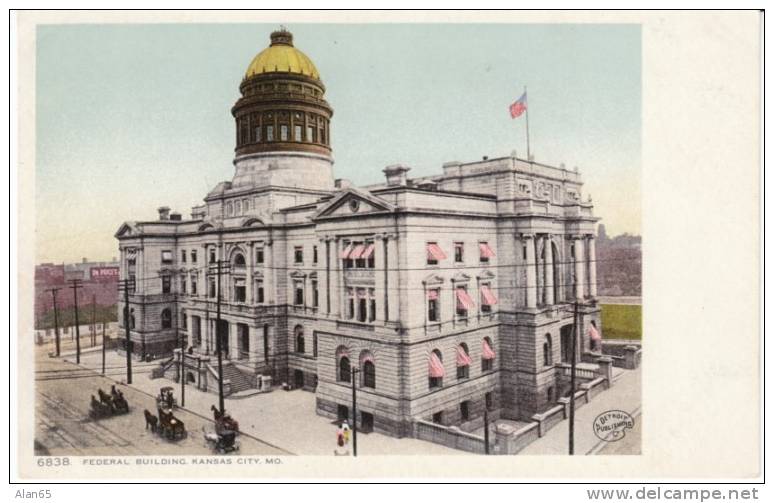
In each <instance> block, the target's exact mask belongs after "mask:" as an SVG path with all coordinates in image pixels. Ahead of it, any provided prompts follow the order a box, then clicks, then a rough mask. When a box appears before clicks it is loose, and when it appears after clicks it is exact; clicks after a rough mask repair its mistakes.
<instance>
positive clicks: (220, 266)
mask: <svg viewBox="0 0 774 503" xmlns="http://www.w3.org/2000/svg"><path fill="white" fill-rule="evenodd" d="M230 268H231V265H230V264H229V263H228V262H225V261H223V260H217V261H216V263H215V264H212V263H210V268H209V270H210V274H212V273H213V272H214V273H215V274H217V275H218V286H217V291H216V292H215V294H216V299H217V313H216V320H215V351H216V352H217V353H218V406H219V407H220V413H221V415H222V414H225V411H226V406H225V404H224V401H223V347H222V346H223V344H222V343H221V340H220V339H221V335H222V334H221V333H220V332H221V326H220V302H221V295H220V277H221V275H222V274H224V273H228V272H229V270H230ZM207 288H208V289H209V281H208V284H207ZM207 293H209V291H208V292H207Z"/></svg>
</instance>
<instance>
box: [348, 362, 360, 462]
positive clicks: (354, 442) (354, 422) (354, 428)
mask: <svg viewBox="0 0 774 503" xmlns="http://www.w3.org/2000/svg"><path fill="white" fill-rule="evenodd" d="M358 372H360V369H358V368H357V367H355V366H354V365H353V366H352V367H351V369H350V374H352V455H353V456H357V392H356V390H357V388H356V387H355V383H356V382H357V373H358Z"/></svg>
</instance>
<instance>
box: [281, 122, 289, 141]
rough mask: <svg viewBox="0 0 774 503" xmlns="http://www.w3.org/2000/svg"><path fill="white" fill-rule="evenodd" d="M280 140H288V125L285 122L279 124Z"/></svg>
mask: <svg viewBox="0 0 774 503" xmlns="http://www.w3.org/2000/svg"><path fill="white" fill-rule="evenodd" d="M280 141H288V126H287V125H285V124H283V125H281V126H280Z"/></svg>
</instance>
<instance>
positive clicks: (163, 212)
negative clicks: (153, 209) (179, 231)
mask: <svg viewBox="0 0 774 503" xmlns="http://www.w3.org/2000/svg"><path fill="white" fill-rule="evenodd" d="M159 220H169V206H161V207H160V208H159Z"/></svg>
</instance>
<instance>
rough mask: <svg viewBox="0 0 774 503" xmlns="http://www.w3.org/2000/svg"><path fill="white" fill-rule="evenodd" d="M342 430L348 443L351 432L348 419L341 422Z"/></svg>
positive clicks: (345, 441)
mask: <svg viewBox="0 0 774 503" xmlns="http://www.w3.org/2000/svg"><path fill="white" fill-rule="evenodd" d="M341 431H342V433H343V435H344V443H345V444H348V443H349V432H350V429H349V423H347V421H346V420H345V421H344V422H343V423H342V424H341Z"/></svg>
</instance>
